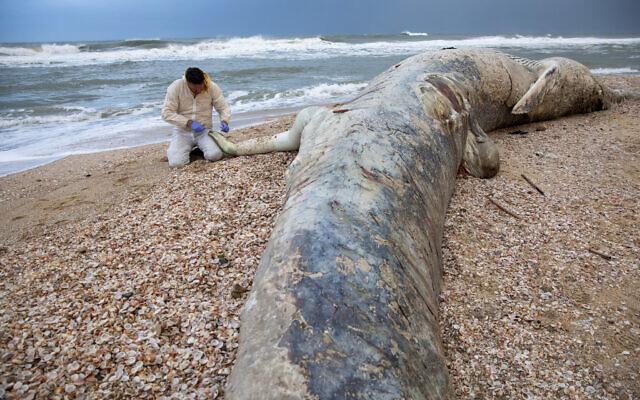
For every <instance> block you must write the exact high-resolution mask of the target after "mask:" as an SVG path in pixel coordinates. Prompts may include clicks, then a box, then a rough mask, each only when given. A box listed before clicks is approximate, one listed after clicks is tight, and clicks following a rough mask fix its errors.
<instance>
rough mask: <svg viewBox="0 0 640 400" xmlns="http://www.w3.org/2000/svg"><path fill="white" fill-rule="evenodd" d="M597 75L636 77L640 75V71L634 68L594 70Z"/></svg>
mask: <svg viewBox="0 0 640 400" xmlns="http://www.w3.org/2000/svg"><path fill="white" fill-rule="evenodd" d="M591 72H592V73H594V74H596V75H629V74H631V75H636V74H640V70H637V69H634V68H629V67H625V68H594V69H592V70H591Z"/></svg>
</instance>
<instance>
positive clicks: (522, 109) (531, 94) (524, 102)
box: [511, 65, 560, 115]
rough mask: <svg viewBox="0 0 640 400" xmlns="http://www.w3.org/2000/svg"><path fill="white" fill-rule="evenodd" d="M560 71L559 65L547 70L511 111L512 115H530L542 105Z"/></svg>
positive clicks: (555, 82)
mask: <svg viewBox="0 0 640 400" xmlns="http://www.w3.org/2000/svg"><path fill="white" fill-rule="evenodd" d="M559 75H560V74H559V69H558V66H557V65H552V66H551V67H549V68H547V69H546V70H545V71H544V72H543V73H542V74H541V75H540V77H539V78H538V79H537V80H536V81H535V83H534V84H533V85H531V87H530V88H529V90H527V93H525V94H524V96H522V98H520V100H519V101H518V102H517V103H516V105H515V106H513V109H511V113H512V114H516V115H522V114H529V113H531V111H533V110H535V109H536V107H537V106H538V105H540V104H542V101H543V99H544V96H545V95H546V94H547V93H548V92H549V90H551V88H553V87H554V86H555V85H556V84H557V82H558V78H559Z"/></svg>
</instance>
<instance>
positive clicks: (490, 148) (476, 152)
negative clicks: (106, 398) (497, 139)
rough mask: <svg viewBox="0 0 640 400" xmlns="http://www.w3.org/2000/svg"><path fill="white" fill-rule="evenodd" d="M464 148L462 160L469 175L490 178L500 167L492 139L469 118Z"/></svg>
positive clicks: (496, 149)
mask: <svg viewBox="0 0 640 400" xmlns="http://www.w3.org/2000/svg"><path fill="white" fill-rule="evenodd" d="M469 122H470V124H469V132H468V133H467V142H466V144H465V148H464V156H463V160H464V163H465V165H466V166H467V169H468V170H469V172H470V173H471V175H473V176H475V177H476V178H492V177H494V176H495V175H496V174H497V173H498V170H499V169H500V153H499V152H498V147H497V146H496V145H495V143H494V142H493V140H491V138H490V137H489V136H487V134H486V133H485V132H484V130H482V128H481V127H480V125H479V124H478V122H477V121H476V120H475V119H474V118H471V120H470V121H469Z"/></svg>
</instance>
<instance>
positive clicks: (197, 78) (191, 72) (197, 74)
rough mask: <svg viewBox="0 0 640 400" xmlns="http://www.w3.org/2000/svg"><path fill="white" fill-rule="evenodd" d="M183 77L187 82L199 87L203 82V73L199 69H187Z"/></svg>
mask: <svg viewBox="0 0 640 400" xmlns="http://www.w3.org/2000/svg"><path fill="white" fill-rule="evenodd" d="M184 76H185V77H186V78H187V82H189V83H193V84H195V85H199V84H201V83H202V82H204V72H202V70H201V69H200V68H195V67H191V68H187V72H185V74H184Z"/></svg>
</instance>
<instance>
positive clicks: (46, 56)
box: [0, 31, 640, 67]
mask: <svg viewBox="0 0 640 400" xmlns="http://www.w3.org/2000/svg"><path fill="white" fill-rule="evenodd" d="M403 37H404V38H406V39H405V40H403V39H402V38H403ZM364 38H365V39H367V40H364V39H363V36H352V37H349V36H347V37H340V38H339V39H338V38H335V39H334V40H332V39H331V37H320V36H317V37H302V38H266V37H262V36H252V37H236V38H216V39H205V40H200V41H194V40H182V41H181V40H176V41H170V40H161V39H129V40H124V41H114V42H94V43H82V44H72V43H68V44H42V45H35V46H24V45H4V46H3V47H0V65H4V66H13V67H20V66H26V67H29V66H48V65H52V64H55V65H60V64H62V65H91V64H109V63H119V62H126V61H154V60H204V59H228V58H232V57H238V58H253V59H260V58H270V59H296V60H300V59H319V58H331V57H341V56H351V55H353V56H390V55H411V54H417V53H419V52H423V51H428V50H436V49H440V48H442V47H451V46H453V47H465V46H468V47H490V48H497V49H500V48H523V49H536V48H544V49H548V48H586V47H593V46H625V45H637V44H638V43H640V38H634V37H630V38H601V37H567V38H565V37H560V36H519V35H515V36H478V37H450V38H447V37H444V36H427V34H426V33H413V32H409V31H405V32H403V33H402V34H400V35H376V36H374V37H371V38H366V37H364ZM421 38H423V40H421Z"/></svg>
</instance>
